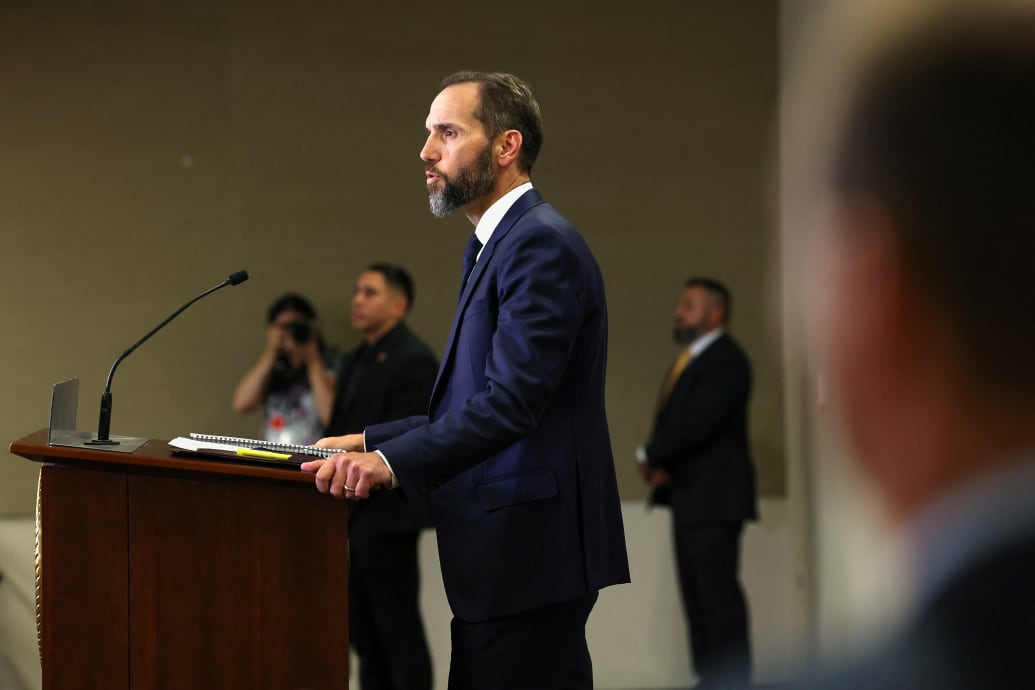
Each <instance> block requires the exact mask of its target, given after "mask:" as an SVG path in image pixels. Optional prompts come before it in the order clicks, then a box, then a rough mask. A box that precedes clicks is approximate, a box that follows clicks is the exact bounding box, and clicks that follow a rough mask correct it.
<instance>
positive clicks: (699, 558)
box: [673, 523, 751, 688]
mask: <svg viewBox="0 0 1035 690" xmlns="http://www.w3.org/2000/svg"><path fill="white" fill-rule="evenodd" d="M742 527H743V526H742V525H741V524H740V523H729V524H715V525H680V524H678V523H675V524H674V530H673V533H674V539H675V550H676V565H677V571H678V575H679V587H680V590H681V591H682V595H683V610H684V612H685V613H686V617H687V624H688V627H689V632H690V653H691V656H692V658H693V665H694V670H695V671H696V673H697V676H698V678H699V679H700V685H699V687H701V688H723V687H732V686H737V687H740V686H743V685H747V684H749V683H750V680H751V644H750V638H749V632H748V611H747V601H746V599H745V597H744V590H743V589H742V588H741V586H740V579H739V576H738V571H739V567H740V534H741V531H742Z"/></svg>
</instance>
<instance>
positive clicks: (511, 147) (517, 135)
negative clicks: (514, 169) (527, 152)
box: [493, 129, 524, 168]
mask: <svg viewBox="0 0 1035 690" xmlns="http://www.w3.org/2000/svg"><path fill="white" fill-rule="evenodd" d="M523 141H524V138H523V137H522V136H521V132H519V131H517V130H516V129H508V130H507V131H506V132H503V133H502V134H500V135H499V136H498V137H496V142H495V143H494V144H493V152H494V153H495V154H496V162H497V163H499V165H500V167H504V168H505V167H508V166H510V165H515V164H516V163H517V161H518V157H519V156H520V155H521V144H522V143H523Z"/></svg>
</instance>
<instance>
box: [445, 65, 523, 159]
mask: <svg viewBox="0 0 1035 690" xmlns="http://www.w3.org/2000/svg"><path fill="white" fill-rule="evenodd" d="M470 83H475V84H478V85H479V87H480V95H481V99H480V102H479V105H478V109H477V110H475V111H474V117H475V118H476V119H477V120H478V121H479V122H481V123H482V127H484V128H485V134H486V136H488V138H489V139H490V140H492V139H494V138H496V137H497V136H499V135H500V134H502V133H503V132H506V131H507V130H511V129H515V130H517V131H518V132H521V153H520V155H519V156H518V167H519V168H520V169H521V170H522V171H523V172H526V173H530V172H532V165H533V164H534V163H535V160H536V158H537V157H538V156H539V149H540V148H542V145H543V120H542V116H541V115H540V114H539V104H538V103H537V102H536V100H535V97H534V96H533V95H532V89H531V88H530V87H529V86H528V84H526V83H525V82H524V81H522V80H521V79H519V78H518V77H515V76H514V75H513V74H505V73H503V72H470V71H465V72H457V73H455V74H451V75H449V76H448V77H446V78H445V79H443V80H442V84H441V89H445V88H446V87H447V86H453V85H454V84H470Z"/></svg>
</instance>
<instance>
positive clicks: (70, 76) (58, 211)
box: [0, 0, 785, 513]
mask: <svg viewBox="0 0 1035 690" xmlns="http://www.w3.org/2000/svg"><path fill="white" fill-rule="evenodd" d="M63 4H64V5H66V7H64V8H63V9H61V10H56V9H53V7H52V6H51V7H50V8H48V9H43V8H41V7H40V8H38V7H36V6H34V5H30V4H26V3H22V4H19V6H16V7H12V6H11V5H10V4H5V5H4V6H3V7H0V64H2V65H4V67H3V69H2V70H0V94H3V98H2V106H0V151H2V155H0V251H2V253H3V257H4V259H5V261H4V270H3V272H2V273H0V281H2V282H0V285H2V295H3V314H4V317H5V322H6V323H7V324H8V329H7V332H6V334H5V335H4V337H3V338H2V339H0V362H2V364H0V367H2V369H0V372H2V373H0V377H2V381H3V383H4V387H3V389H4V394H3V396H2V398H0V407H2V412H3V414H2V415H0V438H2V439H4V441H5V443H6V442H8V441H10V440H13V439H16V438H18V437H20V436H22V435H24V434H26V433H28V432H30V431H33V430H35V429H39V428H41V427H44V426H46V423H47V412H48V406H49V392H50V385H51V384H52V383H53V382H55V381H58V380H61V379H64V378H67V377H70V376H79V377H80V379H81V401H80V416H79V427H80V428H82V429H89V428H94V427H95V425H96V409H97V401H98V396H99V394H100V392H101V389H102V387H103V383H104V378H105V375H106V374H107V371H108V368H109V367H110V365H111V362H112V360H113V359H114V358H115V357H116V356H117V355H118V353H119V352H121V351H122V350H123V349H124V348H126V347H128V346H129V345H130V344H131V343H133V342H134V341H135V340H136V339H137V338H138V337H139V336H140V335H142V334H143V333H144V332H146V331H147V330H148V329H149V328H151V327H152V326H153V325H154V324H156V323H157V322H158V321H160V320H161V319H162V318H164V317H165V316H166V315H167V314H168V313H169V312H171V311H172V310H173V309H174V308H176V307H177V306H178V305H179V304H180V303H181V302H183V301H184V300H185V299H187V298H188V297H190V296H191V295H193V294H195V293H197V292H200V291H201V290H203V289H205V288H207V287H209V286H211V285H214V284H215V283H217V282H219V281H221V280H222V279H223V278H224V277H225V276H226V275H227V274H228V273H229V272H231V271H233V270H237V269H239V268H246V269H248V270H249V271H250V273H251V274H252V280H250V281H249V282H248V283H246V284H245V285H242V286H240V287H237V288H233V289H232V290H225V291H223V292H221V293H219V294H216V295H213V296H212V297H210V298H208V299H207V300H206V301H205V302H201V303H199V304H197V305H196V306H195V307H193V308H192V309H191V310H190V311H188V312H186V313H185V314H183V315H182V316H181V317H180V318H179V319H178V320H177V321H174V322H173V323H172V324H171V325H170V326H169V328H168V329H167V330H166V331H165V332H164V333H162V334H160V335H159V336H158V337H156V338H155V339H154V340H152V341H151V342H149V343H147V344H146V345H145V346H143V347H142V348H141V349H140V350H139V351H137V352H136V353H134V354H133V355H132V356H131V357H130V358H129V359H127V360H126V361H125V363H123V364H122V365H121V366H120V368H119V371H118V375H117V376H116V379H115V383H114V386H113V388H112V391H113V394H114V401H115V402H114V415H113V424H112V432H113V433H115V434H125V435H139V436H150V437H159V438H166V437H172V436H175V435H179V434H183V433H186V432H189V431H209V432H216V433H237V434H246V435H251V434H254V433H255V432H256V430H257V427H258V424H259V420H258V417H257V416H254V415H253V416H250V417H238V416H235V415H233V414H232V413H231V412H230V411H229V396H230V392H231V390H232V388H233V386H234V384H235V382H236V380H237V379H238V377H239V376H240V374H241V373H242V372H243V371H244V370H245V368H246V367H247V366H248V364H249V363H250V362H251V360H252V358H253V357H254V356H255V355H256V354H257V352H258V349H259V347H260V344H261V331H262V319H263V313H264V310H265V308H266V306H267V305H268V304H269V302H270V301H271V300H272V299H273V298H274V297H275V296H277V295H278V294H279V293H281V292H282V291H284V290H287V289H292V290H299V291H302V292H304V293H306V294H308V295H310V296H311V297H312V298H313V299H314V301H315V302H316V304H317V306H318V309H320V311H321V312H322V314H323V317H324V326H325V329H326V331H327V332H328V334H329V337H330V339H331V340H332V341H335V342H337V343H340V344H342V345H346V346H348V345H351V344H352V343H353V342H354V337H353V335H352V334H351V333H350V332H349V329H348V320H347V308H348V299H349V294H350V292H351V284H352V281H353V279H354V276H355V274H356V273H357V271H358V269H360V268H361V267H362V266H363V265H365V264H366V263H368V262H369V261H371V260H375V259H387V260H391V261H396V262H399V263H402V264H404V265H406V266H408V267H409V268H410V269H411V271H412V272H413V274H414V276H415V279H416V281H417V286H418V297H417V304H416V310H415V312H414V314H413V316H412V319H411V322H412V325H413V326H414V327H415V328H416V329H417V330H418V331H419V332H420V333H422V334H423V335H424V336H425V337H426V339H427V340H428V341H429V343H430V344H432V346H433V347H434V348H435V349H436V350H439V351H441V344H442V343H443V341H444V339H445V335H446V332H447V330H448V327H449V321H450V318H451V315H452V310H453V303H454V300H455V285H456V281H457V275H456V274H457V273H458V270H459V269H458V264H459V256H460V253H461V251H462V246H463V244H464V242H465V239H466V237H467V235H468V233H469V232H470V227H469V226H468V225H467V224H466V221H465V220H463V219H462V218H459V217H457V218H450V219H447V220H442V221H440V220H435V219H433V218H431V216H430V215H429V214H428V212H427V210H426V200H425V198H424V192H423V189H422V184H423V180H422V176H421V173H420V163H419V161H418V159H417V152H418V150H419V148H420V145H421V143H422V140H423V127H422V124H423V118H424V115H425V114H426V112H427V106H428V104H429V102H430V100H431V98H432V97H433V96H434V94H435V91H436V84H437V82H438V79H440V78H441V77H442V76H444V75H445V74H447V73H449V72H451V71H453V70H455V69H459V68H466V67H473V68H484V69H501V70H508V71H513V72H515V73H518V74H520V75H522V76H524V77H525V78H526V79H528V80H529V81H530V82H531V83H532V85H533V87H534V88H535V90H536V92H537V94H538V96H539V99H540V101H541V104H542V107H543V110H544V116H545V125H546V143H545V146H544V149H543V153H542V155H541V157H540V160H539V164H538V165H537V167H536V170H535V175H534V180H535V182H536V184H537V186H539V188H540V189H541V190H542V191H543V193H544V195H545V196H546V198H547V199H548V200H549V201H551V202H552V203H553V204H554V205H555V206H557V207H558V208H559V209H560V210H561V211H562V212H563V213H565V214H566V215H567V216H568V217H569V218H570V219H571V220H572V221H573V222H574V223H575V224H576V225H577V226H578V227H579V228H580V229H582V231H583V232H584V234H585V235H586V236H587V238H588V240H589V242H590V244H591V245H592V246H593V248H594V250H595V252H596V255H597V257H598V259H599V261H600V263H601V265H602V267H603V270H604V273H605V277H606V281H607V288H608V297H609V303H610V311H611V353H610V370H609V381H608V406H609V413H610V418H611V425H612V438H613V442H614V447H615V451H616V455H617V457H618V460H619V473H620V480H621V483H622V493H623V497H624V498H627V499H629V498H638V497H641V496H643V493H644V492H643V490H642V488H641V487H640V486H639V484H638V482H637V481H636V479H635V477H634V472H633V469H632V467H631V463H630V458H631V454H632V449H633V448H634V447H635V446H636V445H637V444H639V443H640V442H642V440H643V439H644V436H645V435H646V433H647V431H648V427H649V420H650V409H651V406H652V403H653V399H654V396H655V395H656V391H657V386H658V383H659V381H660V380H661V378H662V376H663V375H664V372H665V370H666V368H667V366H668V364H669V362H670V360H671V358H672V356H673V355H674V348H673V346H672V345H671V343H670V341H669V330H670V314H671V309H672V306H673V303H674V298H675V295H676V293H677V292H678V289H679V287H680V285H681V282H682V281H683V280H684V279H685V278H686V277H688V276H689V275H690V274H698V273H703V274H711V275H715V276H718V277H721V278H723V279H725V280H726V281H728V282H729V283H730V285H731V287H732V289H733V291H734V296H735V311H734V319H733V330H734V331H735V333H736V334H737V335H738V337H739V338H740V339H741V340H742V342H743V343H744V345H745V346H746V347H747V349H748V350H749V351H750V353H751V354H752V356H753V359H754V362H755V367H756V393H755V399H754V401H753V407H752V438H753V444H754V448H755V451H756V454H757V457H758V465H759V474H760V478H761V482H760V483H761V486H762V489H763V492H764V493H765V494H766V495H768V496H780V495H782V494H783V492H784V488H785V486H784V485H785V482H784V461H783V392H782V385H781V378H782V372H781V364H780V352H779V335H778V329H776V328H775V327H774V323H773V319H772V317H771V314H772V308H773V305H774V304H776V302H777V299H776V298H775V297H774V295H775V294H776V290H775V288H774V285H775V283H774V281H773V279H772V276H771V274H770V273H769V271H768V269H767V266H768V263H769V249H770V246H769V245H770V241H769V239H768V238H769V236H770V235H769V233H770V220H769V212H770V209H768V208H767V206H766V204H765V201H764V199H765V195H764V189H763V187H764V185H763V180H764V179H765V177H766V175H767V172H768V170H769V167H770V165H771V160H770V158H771V155H770V149H771V129H772V127H773V111H774V105H775V98H776V88H777V67H778V66H777V38H776V34H777V18H776V14H777V9H776V4H775V3H771V2H762V1H759V2H737V3H731V2H726V1H724V0H711V1H708V2H704V1H697V2H684V1H682V0H669V1H654V2H646V3H643V2H640V3H631V2H630V3H625V2H607V1H605V2H594V3H588V2H581V3H571V4H565V3H542V4H541V5H536V3H523V4H522V6H521V7H522V8H523V9H522V10H521V11H517V10H504V9H499V8H498V7H497V6H493V5H486V4H485V3H467V4H466V5H465V7H461V8H457V9H456V10H450V11H447V8H445V7H431V6H429V5H427V4H426V3H339V2H330V1H329V0H328V1H324V2H311V3H302V4H298V3H287V2H282V3H281V2H275V1H273V0H263V1H261V2H253V3H234V2H224V3H218V2H217V3H212V2H207V1H206V2H201V1H200V0H183V1H181V2H177V3H166V4H165V6H156V5H148V6H145V7H142V6H139V5H138V4H136V3H128V2H112V1H109V2H102V3H91V4H90V7H89V8H87V7H86V6H85V5H82V4H81V3H73V2H67V3H63ZM98 7H100V9H98ZM35 474H36V468H35V467H33V466H32V465H31V464H30V463H28V462H26V461H22V460H20V459H18V458H14V457H12V456H10V455H6V454H5V456H4V457H3V458H2V459H0V513H14V512H27V511H30V510H31V509H32V505H33V500H34V491H35Z"/></svg>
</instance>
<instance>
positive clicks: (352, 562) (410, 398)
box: [327, 263, 438, 690]
mask: <svg viewBox="0 0 1035 690" xmlns="http://www.w3.org/2000/svg"><path fill="white" fill-rule="evenodd" d="M413 299H414V286H413V279H412V278H411V277H410V274H409V273H408V272H407V271H406V270H405V269H404V268H402V267H401V266H395V265H393V264H387V263H375V264H371V265H370V266H368V267H367V268H366V269H365V270H364V271H363V272H362V273H360V274H359V277H358V278H357V279H356V289H355V292H354V293H353V295H352V327H353V328H354V329H356V330H357V331H358V332H359V333H360V334H362V336H363V342H362V343H360V345H359V346H358V347H356V348H355V349H354V350H351V351H349V352H348V353H346V354H345V357H344V359H343V360H342V365H341V369H340V375H339V378H338V385H337V392H336V395H335V400H334V409H333V413H332V414H331V421H330V424H329V425H328V426H327V435H328V436H343V435H345V434H354V433H361V432H362V431H363V429H364V428H365V427H367V426H372V425H374V424H380V423H382V422H389V421H394V420H396V419H403V418H405V417H411V416H413V415H420V414H425V413H427V411H428V403H429V401H430V399H431V388H432V386H433V385H434V383H435V376H436V375H437V373H438V359H437V358H436V357H435V355H434V353H433V352H432V351H431V349H430V348H429V347H428V346H427V345H426V344H425V343H424V342H423V341H422V340H421V339H420V338H419V337H417V335H416V334H415V333H414V332H413V331H411V330H410V329H409V327H408V326H407V325H406V323H405V322H404V318H405V317H406V315H407V314H408V313H409V311H410V309H411V308H412V307H413ZM430 526H431V506H430V502H429V501H428V499H427V497H426V496H408V495H404V494H403V493H402V492H401V491H378V492H376V493H375V494H374V495H372V496H371V497H370V498H369V499H368V500H366V501H361V502H359V501H357V502H354V503H353V504H352V506H351V510H350V511H349V643H350V644H351V645H352V647H353V648H354V649H355V650H356V654H357V655H358V656H359V680H360V687H361V688H362V689H363V690H430V688H431V685H432V677H431V654H430V652H429V651H428V642H427V638H426V636H425V632H424V623H423V621H422V620H421V615H420V601H419V595H420V567H419V565H418V550H417V546H418V539H419V538H420V531H421V529H423V528H425V527H430Z"/></svg>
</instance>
